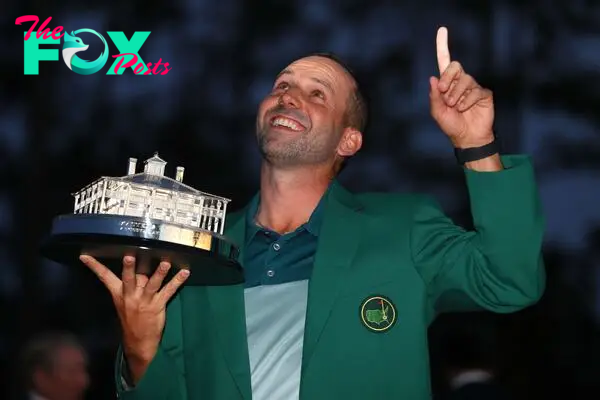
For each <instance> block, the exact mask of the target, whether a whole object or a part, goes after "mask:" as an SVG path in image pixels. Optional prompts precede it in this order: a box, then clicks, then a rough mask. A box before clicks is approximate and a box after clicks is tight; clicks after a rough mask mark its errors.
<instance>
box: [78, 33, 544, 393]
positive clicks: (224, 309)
mask: <svg viewBox="0 0 600 400" xmlns="http://www.w3.org/2000/svg"><path fill="white" fill-rule="evenodd" d="M437 58H438V64H439V70H440V77H439V78H436V77H432V78H430V105H431V114H432V116H433V118H434V119H435V121H436V122H437V123H438V125H439V126H440V128H441V130H442V131H443V132H444V133H445V134H446V135H447V136H448V138H449V139H450V141H451V143H452V145H453V146H454V148H455V149H457V150H456V151H457V157H458V159H459V161H460V162H461V164H463V167H464V170H465V175H466V182H467V187H468V191H469V195H470V200H471V208H472V210H471V211H472V216H473V220H474V226H475V230H473V231H466V230H464V229H462V228H461V227H459V226H456V225H455V224H453V223H452V221H451V220H450V219H449V218H447V217H446V216H445V215H444V214H443V212H442V211H441V210H440V208H439V207H438V206H437V204H436V203H435V202H434V201H432V200H431V199H429V198H428V197H425V196H421V195H400V194H359V195H356V194H351V193H349V192H348V191H346V190H345V189H344V188H342V187H341V186H340V184H339V183H338V182H337V181H336V180H335V176H336V174H337V172H338V171H339V169H340V166H341V165H342V163H343V161H344V160H345V159H347V158H348V157H351V156H352V155H354V154H355V153H356V152H357V151H358V150H359V149H360V148H361V145H362V134H361V131H362V129H363V127H364V124H365V120H366V112H365V106H364V101H363V100H362V97H361V95H360V91H359V88H358V87H357V83H356V81H355V80H354V78H353V76H352V74H351V73H350V72H349V71H348V70H347V69H346V68H344V66H342V65H341V64H340V63H338V62H336V61H335V60H333V59H331V58H328V57H325V56H310V57H306V58H302V59H300V60H297V61H295V62H293V63H292V64H291V65H289V66H288V67H287V68H286V69H284V70H283V71H282V72H281V73H280V74H279V76H278V77H277V79H276V81H275V84H274V86H273V89H272V92H271V93H270V94H269V95H268V96H267V97H266V98H265V99H264V100H263V102H262V103H261V105H260V107H259V111H258V117H257V138H258V143H259V147H260V150H261V153H262V156H263V163H262V169H261V186H260V191H259V193H258V194H257V195H256V196H255V198H254V199H253V200H252V201H251V202H250V204H248V205H247V206H246V207H245V208H244V209H243V210H242V211H241V212H238V213H236V214H234V215H232V216H229V217H228V224H227V227H226V235H227V236H228V237H229V238H231V239H232V240H233V241H234V242H236V243H237V244H238V245H239V246H240V249H241V251H240V256H239V261H240V262H241V264H242V266H243V268H244V273H245V277H246V282H245V284H242V285H235V286H225V287H191V286H190V287H186V286H183V287H182V284H183V283H184V282H185V280H186V278H187V276H188V274H189V272H187V271H179V272H178V273H177V274H176V275H175V277H174V278H173V279H171V280H170V281H169V282H167V283H166V284H165V285H164V286H163V287H162V288H161V284H162V282H163V279H164V278H165V275H166V274H167V271H168V270H169V268H170V265H169V264H168V263H162V264H161V265H160V266H159V268H158V269H157V272H156V273H155V274H154V275H153V276H151V277H150V278H148V277H145V276H144V275H136V274H135V269H134V264H135V260H133V259H131V258H130V257H126V258H125V259H124V267H123V273H122V278H121V279H119V278H118V277H117V276H115V275H114V274H113V273H111V272H110V271H109V270H108V269H107V268H106V267H104V266H103V265H102V264H100V263H98V262H97V261H96V260H94V259H92V258H90V257H86V256H82V261H83V262H84V263H85V264H86V265H88V266H89V267H90V268H91V269H92V270H93V271H94V272H95V273H96V274H97V275H98V277H99V278H100V280H101V281H102V282H103V283H104V284H105V285H106V287H107V288H108V290H109V291H110V293H111V295H112V297H113V300H114V303H115V306H116V309H117V313H118V315H119V318H120V321H121V326H122V330H123V342H122V348H121V349H122V350H120V351H119V355H118V360H117V368H116V383H117V391H118V395H119V396H120V397H121V398H123V399H129V400H142V399H144V400H146V399H148V400H184V399H198V400H233V399H248V400H249V399H254V400H257V399H261V400H262V399H269V400H279V399H298V398H300V399H303V400H319V399H392V398H393V399H395V398H402V399H410V400H419V399H427V398H430V396H431V393H430V380H429V363H428V362H429V357H428V346H427V328H428V326H429V324H430V323H431V322H432V320H433V319H434V318H435V316H436V314H438V313H440V312H443V311H467V310H475V309H485V310H490V311H493V312H498V313H508V312H514V311H517V310H520V309H522V308H524V307H526V306H529V305H531V304H533V303H535V302H536V301H537V300H538V299H539V298H540V296H541V295H542V293H543V291H544V285H545V272H544V267H543V262H542V257H541V246H542V237H543V218H542V216H541V212H540V205H539V200H538V195H537V190H536V185H535V182H534V174H533V169H532V165H531V163H530V161H529V159H528V158H527V157H524V156H502V157H501V156H500V155H499V154H498V151H497V148H496V147H495V142H494V134H493V131H492V124H493V120H494V107H493V100H492V94H491V92H490V91H489V90H487V89H484V88H482V87H481V86H479V85H478V84H477V82H476V81H475V80H474V79H473V78H472V77H471V76H470V75H468V74H467V73H466V72H465V71H464V70H463V68H462V66H461V65H460V64H459V63H458V62H456V61H451V60H450V54H449V51H448V45H447V30H446V29H445V28H441V29H440V30H439V31H438V37H437ZM192 273H193V271H192ZM180 288H181V290H178V289H180ZM167 304H168V305H167ZM165 321H166V323H165Z"/></svg>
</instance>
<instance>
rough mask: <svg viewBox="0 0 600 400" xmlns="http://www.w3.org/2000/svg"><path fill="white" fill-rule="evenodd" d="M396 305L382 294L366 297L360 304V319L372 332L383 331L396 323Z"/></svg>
mask: <svg viewBox="0 0 600 400" xmlns="http://www.w3.org/2000/svg"><path fill="white" fill-rule="evenodd" d="M396 318H397V316H396V307H395V306H394V304H393V303H392V302H391V301H390V299H388V298H387V297H384V296H370V297H367V298H366V299H365V300H363V302H362V303H361V305H360V319H361V321H362V323H363V325H364V326H365V327H367V329H369V330H370V331H373V332H385V331H387V330H389V329H390V328H391V327H392V326H394V324H395V323H396Z"/></svg>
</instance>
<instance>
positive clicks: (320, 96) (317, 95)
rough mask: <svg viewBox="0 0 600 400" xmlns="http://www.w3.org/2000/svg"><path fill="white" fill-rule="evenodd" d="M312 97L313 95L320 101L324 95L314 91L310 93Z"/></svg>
mask: <svg viewBox="0 0 600 400" xmlns="http://www.w3.org/2000/svg"><path fill="white" fill-rule="evenodd" d="M312 95H313V96H316V97H318V98H320V99H323V98H325V94H324V93H323V92H322V91H320V90H314V91H313V92H312Z"/></svg>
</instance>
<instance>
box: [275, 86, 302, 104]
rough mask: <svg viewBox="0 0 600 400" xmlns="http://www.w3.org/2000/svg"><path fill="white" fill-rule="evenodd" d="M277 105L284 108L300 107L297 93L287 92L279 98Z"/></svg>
mask: <svg viewBox="0 0 600 400" xmlns="http://www.w3.org/2000/svg"><path fill="white" fill-rule="evenodd" d="M279 104H281V105H282V106H284V107H290V108H298V107H300V99H299V97H298V93H294V92H293V91H292V90H288V91H287V92H285V93H283V94H282V95H281V96H280V97H279Z"/></svg>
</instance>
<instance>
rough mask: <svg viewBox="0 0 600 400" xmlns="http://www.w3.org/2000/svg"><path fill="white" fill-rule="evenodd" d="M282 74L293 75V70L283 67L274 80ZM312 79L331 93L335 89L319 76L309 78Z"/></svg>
mask: <svg viewBox="0 0 600 400" xmlns="http://www.w3.org/2000/svg"><path fill="white" fill-rule="evenodd" d="M284 75H294V71H292V70H290V69H284V70H283V71H281V72H280V73H279V74H278V75H277V78H275V80H278V79H279V78H281V77H282V76H284ZM311 79H312V80H313V81H315V82H317V83H319V84H321V85H323V86H325V87H326V88H327V89H329V90H330V91H331V92H332V93H335V90H333V86H331V84H330V83H329V82H327V81H324V80H322V79H319V78H311Z"/></svg>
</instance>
